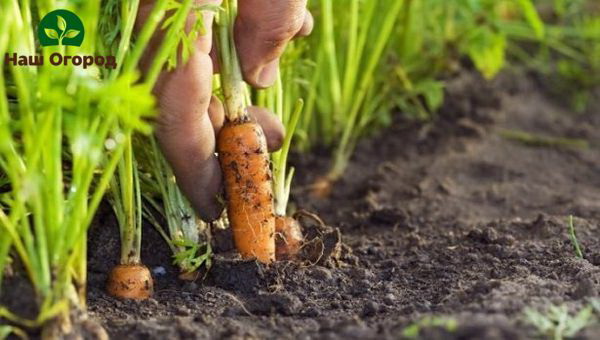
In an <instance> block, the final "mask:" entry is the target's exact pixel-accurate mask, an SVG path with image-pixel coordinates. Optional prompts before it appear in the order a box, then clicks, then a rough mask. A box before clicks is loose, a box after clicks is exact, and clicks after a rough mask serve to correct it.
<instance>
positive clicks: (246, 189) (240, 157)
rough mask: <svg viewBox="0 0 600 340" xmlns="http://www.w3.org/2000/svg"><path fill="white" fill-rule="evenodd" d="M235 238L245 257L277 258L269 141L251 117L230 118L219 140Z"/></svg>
mask: <svg viewBox="0 0 600 340" xmlns="http://www.w3.org/2000/svg"><path fill="white" fill-rule="evenodd" d="M217 149H218V152H219V161H220V163H221V169H222V171H223V176H224V180H225V193H226V195H227V214H228V216H229V222H230V224H231V228H232V232H233V239H234V242H235V245H236V247H237V249H238V251H239V252H240V253H241V255H242V257H244V258H256V259H258V260H259V261H261V262H263V263H269V262H272V261H273V260H275V213H274V207H273V188H272V184H271V170H270V168H269V153H268V150H267V142H266V139H265V135H264V133H263V131H262V129H261V127H260V126H259V125H258V124H257V123H255V122H252V121H250V120H249V119H248V118H247V117H246V118H242V119H238V120H233V121H231V120H230V121H227V122H226V123H225V125H224V126H223V128H222V129H221V131H220V132H219V136H218V140H217Z"/></svg>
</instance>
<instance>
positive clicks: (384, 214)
mask: <svg viewBox="0 0 600 340" xmlns="http://www.w3.org/2000/svg"><path fill="white" fill-rule="evenodd" d="M540 82H541V80H539V79H536V77H535V76H531V75H528V76H524V75H523V74H521V73H517V74H515V73H505V74H503V75H502V76H501V77H499V79H497V80H496V81H494V82H492V83H487V82H485V81H484V80H482V79H481V78H480V77H479V76H477V75H474V74H472V73H468V72H467V73H464V74H462V75H460V76H458V77H457V78H455V79H452V80H450V81H449V83H448V86H447V90H446V92H447V93H446V95H447V100H446V104H445V105H444V108H443V109H442V111H441V112H440V113H439V115H438V117H436V119H434V120H433V121H432V122H428V123H418V122H409V121H405V120H403V119H402V118H397V119H396V120H395V122H394V124H393V126H392V127H390V128H389V129H387V130H386V131H384V132H383V133H381V134H379V135H378V136H376V137H373V138H369V139H367V140H365V141H364V142H361V143H360V144H359V145H358V149H357V152H356V154H355V156H354V158H353V159H352V161H351V163H350V165H349V168H348V171H347V172H346V176H345V177H344V178H342V179H341V180H340V181H339V182H338V183H337V184H336V185H335V187H334V189H333V191H332V193H331V196H330V197H329V199H325V200H318V199H314V198H311V197H310V195H309V193H308V192H309V187H310V184H311V183H313V182H314V181H315V179H316V178H317V176H319V175H322V174H323V172H324V171H325V170H326V168H325V166H326V164H327V162H328V161H329V157H328V156H327V154H326V153H325V152H323V153H322V154H319V153H317V154H313V155H311V156H308V157H307V156H302V157H300V156H299V157H296V158H295V165H296V167H297V169H298V171H297V173H299V175H298V177H297V180H296V184H295V191H294V193H293V200H294V202H293V205H294V206H295V207H296V208H298V209H306V210H309V211H312V212H314V213H316V214H317V215H319V216H320V217H321V218H322V219H323V220H324V221H325V222H326V223H327V224H328V225H329V226H330V227H328V228H327V229H326V233H325V234H326V240H324V243H325V244H328V245H326V246H325V247H324V248H325V249H324V250H325V251H324V252H322V254H321V255H323V257H322V258H320V261H314V262H318V263H317V264H307V263H302V264H298V263H292V262H279V263H276V264H274V265H271V266H264V265H261V264H258V263H256V262H254V261H242V260H239V259H238V258H237V257H236V256H235V255H234V254H233V253H232V252H231V251H230V248H231V247H230V245H228V244H227V243H228V242H219V244H218V245H217V244H216V245H215V246H216V249H217V254H216V255H215V257H214V258H213V265H212V268H211V269H210V271H208V273H207V274H206V276H205V277H204V278H203V279H200V280H198V281H196V282H182V281H179V280H178V279H177V275H178V272H177V270H176V269H175V268H174V267H173V266H172V265H171V259H170V253H169V249H168V248H167V246H166V245H165V243H164V242H163V241H162V239H161V238H160V236H159V235H158V233H156V232H155V231H154V230H153V229H152V228H150V227H148V228H146V229H145V234H144V246H143V251H142V258H143V262H144V263H145V264H146V265H147V266H148V267H149V268H150V269H151V270H152V271H153V273H154V279H155V290H156V291H155V294H154V297H153V298H151V299H149V300H146V301H141V302H136V301H122V300H118V299H115V298H112V297H110V296H108V295H107V294H106V293H105V291H104V285H105V281H106V276H107V273H108V272H109V270H110V269H111V268H112V266H114V265H115V264H116V263H117V256H118V253H119V250H118V249H119V244H118V240H117V239H116V235H118V233H117V226H116V220H115V219H114V217H113V216H112V215H111V213H110V208H109V207H108V206H104V207H102V209H101V211H100V213H99V214H98V215H99V217H98V218H97V220H96V221H95V224H94V226H93V228H92V229H91V232H90V244H89V287H88V299H89V300H88V303H89V306H88V308H89V313H90V316H91V317H93V318H94V319H96V320H98V321H99V322H100V323H101V324H102V325H103V326H104V327H105V328H106V330H107V331H108V333H109V335H110V336H111V338H114V339H179V338H181V339H188V338H189V339H196V338H197V339H205V338H268V339H275V338H277V339H280V338H303V339H308V338H319V339H321V338H323V339H338V338H339V339H349V338H359V339H371V338H372V339H385V338H399V337H402V336H403V335H404V334H405V333H404V332H405V330H406V329H407V327H409V326H410V325H414V324H415V323H417V324H419V325H421V327H419V328H418V329H417V330H418V335H419V336H420V337H421V338H427V339H452V338H455V339H471V338H478V339H479V338H486V339H519V338H530V337H533V336H536V334H537V333H536V329H535V328H534V327H532V326H531V325H530V324H528V323H527V322H526V319H525V317H524V310H525V309H526V308H533V309H539V310H545V309H547V308H548V307H549V306H550V305H566V306H567V307H568V308H569V310H571V311H576V310H579V309H580V308H582V307H583V306H585V305H587V303H588V301H589V300H590V299H591V298H595V297H598V296H599V293H600V112H598V109H597V107H598V106H597V107H596V108H593V109H592V110H590V112H588V113H586V114H579V115H576V114H574V113H571V112H570V110H569V109H568V108H566V107H564V106H563V105H562V104H561V103H560V102H558V101H555V100H554V98H552V97H550V96H549V95H547V94H546V92H545V91H544V90H543V88H544V87H543V86H542V84H540ZM598 102H599V103H600V101H598ZM398 116H400V115H398ZM506 130H522V131H527V132H529V133H533V134H541V135H545V136H550V137H569V138H580V139H584V140H586V141H587V142H588V143H589V148H583V149H577V148H570V147H560V146H554V147H552V146H544V147H540V146H537V147H534V146H530V145H525V144H523V143H521V142H519V141H515V140H511V139H507V138H505V137H502V133H503V131H506ZM569 215H573V216H575V218H574V225H575V228H576V232H577V237H578V240H579V242H580V243H581V246H582V249H583V253H584V258H583V259H580V258H578V257H577V256H576V254H575V251H574V247H573V244H572V242H571V241H570V239H569V233H568V227H567V217H568V216H569ZM303 220H304V223H306V224H310V223H313V224H314V222H311V221H310V219H303ZM338 231H339V232H341V241H342V242H343V246H341V247H339V249H337V251H335V252H334V251H330V250H331V249H333V248H332V247H333V246H340V245H339V244H338V241H339V235H340V233H339V232H338ZM217 239H218V240H220V241H223V239H222V238H217ZM453 323H455V325H453ZM412 330H415V328H414V327H413V328H412ZM579 336H580V337H581V338H588V339H593V338H598V337H599V336H600V326H598V325H597V324H596V325H591V326H590V327H587V328H586V329H585V330H583V331H582V332H580V334H579Z"/></svg>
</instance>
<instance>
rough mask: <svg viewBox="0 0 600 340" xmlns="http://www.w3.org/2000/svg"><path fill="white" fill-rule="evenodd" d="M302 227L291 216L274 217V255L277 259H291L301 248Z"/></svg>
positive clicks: (302, 239) (302, 238)
mask: <svg viewBox="0 0 600 340" xmlns="http://www.w3.org/2000/svg"><path fill="white" fill-rule="evenodd" d="M303 241H304V237H303V236H302V228H301V227H300V223H299V222H298V221H297V220H296V219H295V218H293V217H289V216H277V217H275V256H276V258H277V260H293V259H295V258H296V256H297V255H298V253H299V252H300V249H301V248H302V242H303Z"/></svg>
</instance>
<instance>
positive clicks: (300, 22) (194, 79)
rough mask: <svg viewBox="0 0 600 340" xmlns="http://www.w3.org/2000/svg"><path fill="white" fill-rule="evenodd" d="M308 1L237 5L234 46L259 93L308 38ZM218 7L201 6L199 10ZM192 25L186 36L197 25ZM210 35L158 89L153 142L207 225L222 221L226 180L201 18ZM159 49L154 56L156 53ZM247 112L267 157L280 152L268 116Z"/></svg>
mask: <svg viewBox="0 0 600 340" xmlns="http://www.w3.org/2000/svg"><path fill="white" fill-rule="evenodd" d="M306 2H307V0H239V5H238V17H237V20H236V23H235V41H236V47H237V51H238V55H239V59H240V64H241V68H242V73H243V76H244V80H245V81H246V82H247V83H249V84H250V85H252V86H254V87H258V88H265V87H269V86H271V85H272V84H273V83H274V82H275V80H276V77H277V72H278V66H279V58H280V56H281V54H282V53H283V51H284V49H285V46H286V44H287V43H288V42H289V41H290V40H291V39H293V38H294V37H297V36H306V35H308V34H310V31H311V30H312V26H313V19H312V16H311V15H310V13H309V12H308V10H307V9H306ZM220 3H221V0H196V4H197V5H204V4H216V5H219V4H220ZM153 5H154V1H152V0H142V2H141V4H140V9H139V11H138V22H137V24H136V26H137V28H138V29H139V28H141V26H142V25H143V22H144V21H145V19H146V18H147V16H148V14H149V13H150V11H151V10H152V7H153ZM195 20H196V18H195V14H191V15H190V17H188V21H187V26H188V28H189V27H191V26H192V25H193V23H194V22H195ZM203 20H204V26H205V34H203V35H201V36H199V37H198V40H197V41H196V43H195V51H194V53H193V54H192V55H191V57H190V58H189V60H188V61H187V63H186V64H184V65H178V66H177V68H175V69H174V70H172V71H163V72H162V74H161V75H160V77H159V79H158V81H157V84H156V86H155V88H154V93H155V95H156V97H157V100H158V103H159V110H160V113H159V116H158V119H157V125H156V136H157V139H158V141H159V145H160V147H161V149H162V151H163V153H164V155H165V158H166V159H167V161H168V162H169V163H170V165H171V167H172V168H173V172H174V173H175V177H176V178H177V183H178V185H179V187H180V189H181V190H182V192H183V193H184V194H185V195H186V197H187V198H188V199H189V201H190V203H191V204H192V206H193V207H194V208H195V210H196V211H197V212H198V213H199V215H200V217H201V218H202V219H204V220H205V221H213V220H215V219H217V218H218V217H219V216H220V214H221V211H222V209H223V207H222V204H221V203H220V202H219V200H218V195H219V193H220V192H221V190H222V175H221V168H220V166H219V162H218V160H217V158H216V156H215V136H216V135H217V134H218V132H219V129H220V128H221V127H222V125H223V122H224V111H223V106H222V105H221V103H220V102H219V100H218V99H216V97H214V96H212V76H213V70H214V68H215V67H214V66H215V63H214V62H213V61H214V60H215V59H216V58H214V59H213V58H211V55H216V54H214V53H213V51H212V48H213V45H212V37H213V34H212V24H213V20H214V13H212V12H209V11H207V12H204V13H203ZM161 39H162V36H161V34H157V36H155V37H154V38H153V39H152V41H151V43H150V48H149V49H148V51H146V54H145V56H144V58H142V61H141V68H142V70H144V69H146V68H147V67H148V65H149V63H150V62H151V61H152V59H153V58H154V52H155V51H156V47H157V46H160V42H161ZM153 47H154V48H153ZM248 112H249V113H250V115H251V116H252V117H254V119H256V121H257V122H258V123H259V124H260V125H261V126H262V128H263V131H264V133H265V135H266V137H267V145H268V147H269V151H274V150H277V149H279V148H280V147H281V143H282V141H283V138H284V128H283V126H282V125H281V122H279V120H278V119H277V118H276V116H275V115H273V114H272V113H271V112H269V111H268V110H266V109H263V108H259V107H250V108H248Z"/></svg>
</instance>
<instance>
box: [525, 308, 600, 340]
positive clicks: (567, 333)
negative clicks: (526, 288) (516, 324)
mask: <svg viewBox="0 0 600 340" xmlns="http://www.w3.org/2000/svg"><path fill="white" fill-rule="evenodd" d="M593 311H594V310H593V307H592V306H587V307H585V308H583V309H581V310H580V311H579V312H577V314H575V315H572V314H571V313H569V310H568V309H567V306H565V305H562V306H550V307H549V308H548V310H547V311H546V312H545V313H542V312H539V311H536V310H533V309H530V308H528V309H526V310H525V318H526V320H527V322H529V323H530V324H531V325H533V326H534V327H535V328H536V329H537V330H538V332H539V333H540V335H542V336H547V337H549V338H551V339H553V340H562V339H564V338H571V337H574V336H576V335H577V333H579V332H580V331H581V330H583V329H584V328H586V327H587V326H588V325H590V323H591V322H592V321H593V316H594V315H593Z"/></svg>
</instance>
